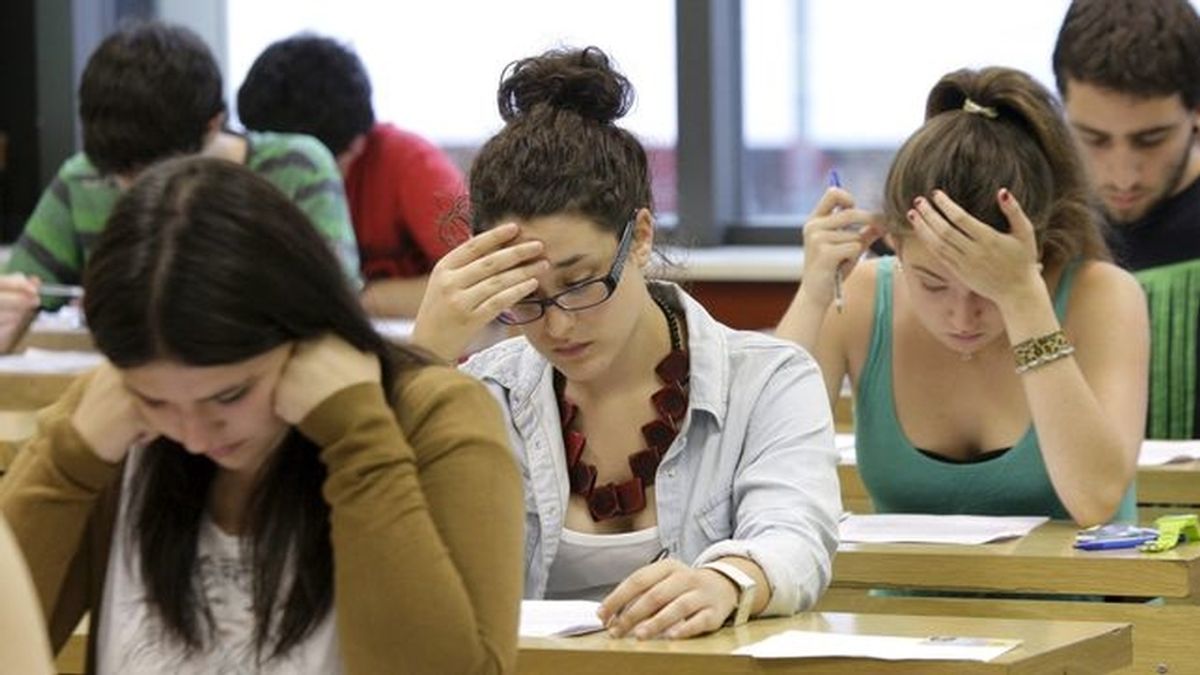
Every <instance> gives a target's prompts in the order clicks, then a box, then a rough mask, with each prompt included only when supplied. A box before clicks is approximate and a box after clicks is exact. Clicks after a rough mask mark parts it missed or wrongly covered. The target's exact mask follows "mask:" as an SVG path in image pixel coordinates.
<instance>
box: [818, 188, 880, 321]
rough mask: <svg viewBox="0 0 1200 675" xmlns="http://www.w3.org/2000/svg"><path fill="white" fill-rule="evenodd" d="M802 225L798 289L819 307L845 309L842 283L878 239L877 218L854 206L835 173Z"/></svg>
mask: <svg viewBox="0 0 1200 675" xmlns="http://www.w3.org/2000/svg"><path fill="white" fill-rule="evenodd" d="M829 183H830V187H829V189H827V190H826V191H825V194H824V195H822V197H821V201H820V202H818V203H817V206H816V208H815V209H813V212H812V214H811V215H810V216H809V220H808V222H806V223H805V224H804V230H803V235H804V278H803V281H802V283H801V290H802V291H804V292H805V293H806V294H808V295H810V296H812V297H813V298H814V299H815V300H817V302H819V303H820V305H821V306H824V307H827V306H828V305H829V303H830V302H833V303H834V306H835V307H836V308H837V311H838V312H839V313H841V312H842V311H843V308H844V307H845V295H844V288H843V286H844V283H845V279H846V277H848V276H849V275H850V272H851V271H852V270H853V269H854V266H855V265H857V264H858V259H859V257H860V256H861V255H862V254H863V252H864V251H866V249H867V247H868V246H870V245H871V243H872V242H874V241H875V240H876V239H878V238H879V237H880V236H882V234H883V232H882V229H881V228H880V227H879V226H878V224H877V220H878V216H876V215H874V214H872V213H870V212H868V211H865V210H863V209H859V208H856V207H855V204H854V197H853V196H852V195H851V194H850V193H849V192H847V191H845V190H843V189H842V188H841V180H840V178H839V177H838V174H837V172H836V171H834V172H831V173H830V176H829Z"/></svg>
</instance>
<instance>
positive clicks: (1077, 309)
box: [1067, 260, 1146, 327]
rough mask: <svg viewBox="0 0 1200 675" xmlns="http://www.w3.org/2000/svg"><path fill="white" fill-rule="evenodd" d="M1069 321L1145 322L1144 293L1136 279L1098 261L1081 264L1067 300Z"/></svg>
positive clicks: (1127, 324)
mask: <svg viewBox="0 0 1200 675" xmlns="http://www.w3.org/2000/svg"><path fill="white" fill-rule="evenodd" d="M1067 307H1068V314H1067V317H1068V318H1067V320H1068V323H1075V322H1077V321H1082V322H1085V323H1091V322H1093V321H1102V322H1104V323H1106V324H1108V325H1124V326H1126V327H1129V326H1130V324H1129V323H1126V322H1131V321H1132V322H1141V323H1145V322H1146V296H1145V294H1144V293H1143V291H1142V287H1141V285H1140V284H1139V283H1138V281H1137V279H1135V278H1134V277H1133V275H1132V274H1130V273H1129V272H1127V271H1125V270H1123V269H1121V268H1120V267H1118V266H1116V265H1114V264H1112V263H1110V262H1104V261H1100V260H1091V261H1087V262H1085V263H1083V264H1082V265H1080V267H1079V270H1078V271H1077V272H1076V275H1075V283H1074V285H1073V287H1072V288H1071V296H1070V298H1069V302H1068V305H1067Z"/></svg>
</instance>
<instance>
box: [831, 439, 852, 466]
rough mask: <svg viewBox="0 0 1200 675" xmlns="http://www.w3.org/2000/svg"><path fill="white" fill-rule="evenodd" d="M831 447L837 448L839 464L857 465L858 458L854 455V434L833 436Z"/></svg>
mask: <svg viewBox="0 0 1200 675" xmlns="http://www.w3.org/2000/svg"><path fill="white" fill-rule="evenodd" d="M833 445H834V447H836V448H837V451H838V461H839V462H840V463H842V464H857V463H858V456H857V455H855V453H854V434H834V435H833Z"/></svg>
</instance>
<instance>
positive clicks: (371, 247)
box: [345, 123, 466, 280]
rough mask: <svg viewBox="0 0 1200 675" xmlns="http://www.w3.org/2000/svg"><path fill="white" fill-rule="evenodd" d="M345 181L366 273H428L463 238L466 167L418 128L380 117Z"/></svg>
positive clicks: (382, 275) (368, 277)
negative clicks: (461, 169)
mask: <svg viewBox="0 0 1200 675" xmlns="http://www.w3.org/2000/svg"><path fill="white" fill-rule="evenodd" d="M345 182H346V199H347V200H348V201H349V202H350V217H351V219H352V220H353V221H354V234H355V236H356V237H357V238H358V252H359V258H360V261H361V264H360V266H361V269H362V276H363V279H366V280H371V279H384V278H389V277H417V276H423V275H425V274H428V273H429V272H430V270H432V269H433V265H434V263H436V262H437V261H438V259H439V258H441V257H442V256H443V255H445V254H446V252H447V251H449V250H450V249H452V248H454V247H455V246H456V245H457V244H459V243H461V242H462V241H463V239H464V233H465V230H463V228H462V226H461V225H458V224H457V221H458V219H456V218H455V217H454V216H455V213H456V209H463V208H465V205H466V186H465V184H464V182H463V178H462V174H461V173H459V171H458V168H457V167H455V166H454V163H453V162H451V161H450V158H449V157H447V156H446V155H445V153H443V152H442V151H441V150H439V149H438V148H437V146H435V145H433V144H432V143H430V142H429V141H427V140H425V139H423V138H421V137H420V136H417V135H416V134H412V133H409V132H407V131H403V130H401V129H397V128H396V127H394V126H392V125H391V124H383V123H380V124H376V125H375V126H374V127H373V128H372V129H371V131H370V133H368V134H367V142H366V146H365V148H364V149H363V152H362V154H361V155H359V156H358V158H356V159H355V160H354V163H353V164H351V165H350V168H349V170H348V171H347V173H346V177H345ZM463 213H465V211H463Z"/></svg>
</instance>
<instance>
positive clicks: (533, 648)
mask: <svg viewBox="0 0 1200 675" xmlns="http://www.w3.org/2000/svg"><path fill="white" fill-rule="evenodd" d="M784 630H811V631H826V632H829V633H860V634H864V635H904V636H918V637H925V636H929V635H957V636H969V637H988V638H1008V639H1018V640H1021V645H1020V646H1019V647H1016V648H1015V649H1013V650H1012V651H1010V652H1008V653H1006V654H1004V655H1003V656H1000V657H999V658H997V659H996V660H994V661H990V662H988V663H971V662H963V661H944V662H936V661H895V662H889V661H874V660H873V661H870V662H869V664H868V663H864V661H863V660H861V659H803V660H800V659H789V660H772V661H760V660H755V659H751V658H747V657H744V656H733V655H732V654H731V653H730V652H732V651H733V650H734V649H736V648H738V647H741V646H743V645H746V644H750V643H752V642H757V641H759V640H762V639H765V638H767V637H768V636H770V635H773V634H775V633H778V632H781V631H784ZM86 643H87V623H86V621H85V622H84V623H82V624H80V628H79V629H77V630H76V631H75V633H74V635H72V636H71V638H70V640H69V641H68V642H67V644H66V645H65V646H64V647H63V649H62V651H61V652H60V653H59V655H58V668H59V672H60V673H63V674H65V675H74V674H76V673H83V660H84V658H85V657H84V654H85V651H86ZM1132 651H1133V647H1132V636H1131V630H1130V627H1129V625H1128V624H1125V623H1120V622H1116V623H1113V622H1105V623H1099V622H1080V621H1057V620H1034V621H1024V620H1012V619H994V618H993V619H977V618H965V619H964V618H962V617H952V618H948V617H936V616H935V617H929V616H889V615H882V614H861V615H855V614H845V613H833V612H810V613H807V614H800V615H797V616H794V617H789V618H782V619H764V620H761V621H751V622H750V623H748V624H746V625H745V626H742V627H740V628H725V629H722V630H720V631H718V632H716V633H714V634H712V635H708V636H705V637H701V638H696V639H693V640H680V641H674V642H672V641H665V640H649V641H646V642H638V641H637V640H633V639H622V640H613V639H610V638H608V637H607V636H606V635H604V634H603V633H597V634H593V635H585V636H581V637H573V638H522V639H521V642H520V654H519V656H518V659H517V671H518V672H519V673H522V674H524V675H540V674H542V673H545V674H546V675H560V674H561V673H577V674H580V675H583V674H586V673H597V674H598V675H612V674H613V673H620V672H627V673H638V674H639V675H640V674H643V673H644V674H646V675H667V674H670V675H674V674H675V673H689V674H692V675H707V674H709V673H712V674H718V673H719V674H721V675H733V674H735V673H767V672H770V673H795V672H800V673H805V674H814V673H861V672H864V670H867V669H869V671H870V672H872V673H909V674H915V673H921V674H922V675H925V674H929V675H937V674H938V673H947V674H951V673H953V674H954V675H958V674H960V673H961V674H964V675H970V674H972V673H1064V672H1080V673H1107V672H1112V671H1115V670H1117V669H1119V668H1121V667H1123V666H1125V665H1128V664H1129V663H1130V659H1131V657H1132V656H1131V655H1132Z"/></svg>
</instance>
